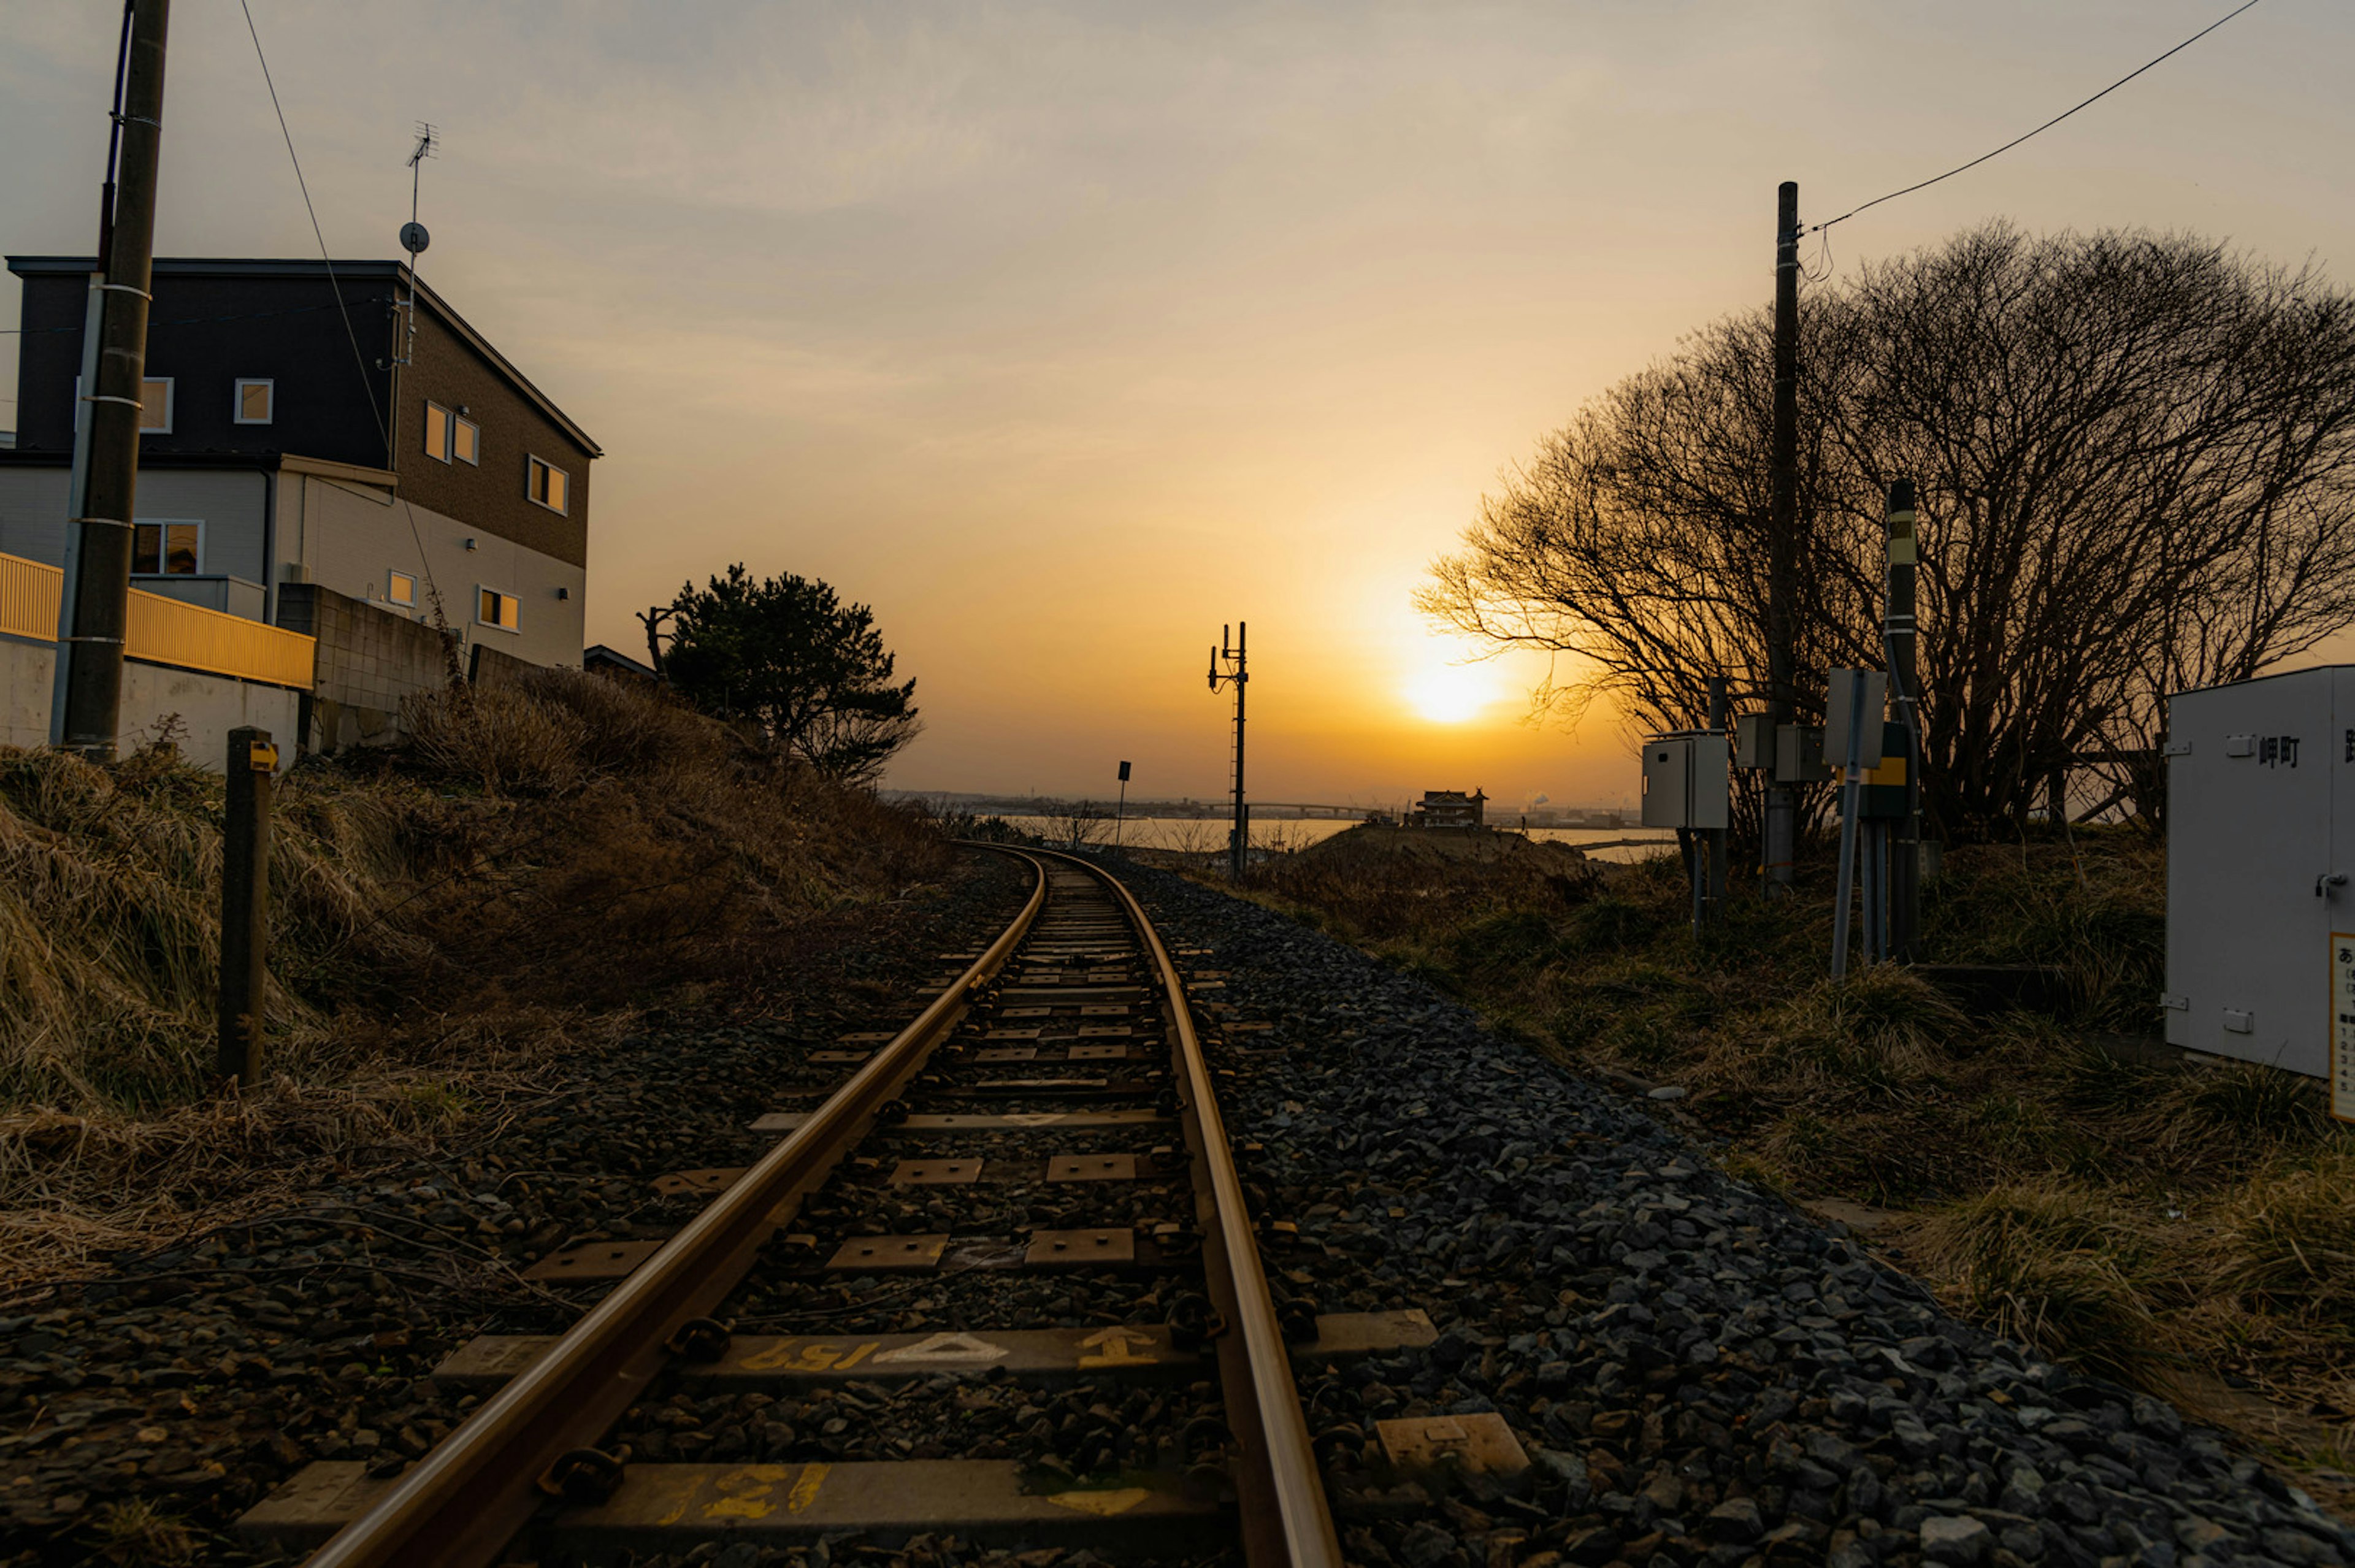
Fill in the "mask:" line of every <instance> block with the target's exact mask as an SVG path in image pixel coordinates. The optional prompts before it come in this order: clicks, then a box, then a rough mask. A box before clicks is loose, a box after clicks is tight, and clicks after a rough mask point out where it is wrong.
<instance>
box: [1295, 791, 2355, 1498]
mask: <svg viewBox="0 0 2355 1568" xmlns="http://www.w3.org/2000/svg"><path fill="white" fill-rule="evenodd" d="M1309 859H1311V858H1310V857H1300V858H1297V862H1296V863H1295V864H1293V865H1278V866H1274V867H1271V868H1270V869H1268V871H1267V872H1266V873H1265V874H1264V875H1263V876H1262V877H1261V878H1260V879H1259V881H1258V886H1257V888H1256V890H1255V896H1258V897H1260V898H1262V899H1263V900H1265V901H1269V902H1271V903H1274V904H1276V905H1278V906H1279V907H1282V908H1285V909H1287V910H1291V911H1294V912H1300V911H1305V912H1307V913H1308V914H1309V916H1310V918H1312V919H1314V920H1316V922H1317V923H1320V924H1323V925H1325V926H1327V928H1328V929H1331V930H1333V931H1334V932H1336V933H1337V934H1340V935H1342V936H1345V937H1348V938H1350V939H1352V940H1355V941H1357V942H1359V944H1362V945H1364V946H1366V947H1368V948H1369V950H1371V951H1373V952H1374V953H1376V954H1377V955H1380V956H1382V957H1384V958H1386V959H1388V960H1389V961H1390V962H1391V963H1393V964H1395V965H1399V966H1400V967H1402V968H1405V969H1408V970H1411V971H1412V972H1415V973H1419V974H1422V975H1423V976H1426V977H1429V978H1431V979H1433V980H1434V981H1436V982H1438V983H1439V984H1441V985H1443V986H1445V987H1449V988H1451V989H1453V990H1455V991H1456V992H1457V993H1458V994H1460V995H1462V996H1463V997H1465V998H1466V999H1467V1000H1469V1001H1471V1002H1472V1003H1473V1004H1474V1005H1476V1006H1477V1007H1478V1008H1481V1010H1482V1011H1483V1012H1484V1013H1485V1014H1486V1015H1487V1017H1489V1018H1490V1019H1492V1020H1494V1021H1495V1022H1497V1023H1498V1024H1500V1025H1501V1026H1503V1027H1506V1028H1508V1029H1513V1030H1516V1031H1518V1032H1519V1033H1521V1034H1522V1035H1524V1036H1525V1037H1526V1038H1528V1039H1529V1040H1530V1041H1531V1042H1532V1043H1533V1044H1534V1045H1536V1046H1537V1047H1538V1048H1540V1049H1541V1050H1545V1051H1549V1052H1550V1053H1552V1054H1554V1055H1556V1056H1557V1057H1559V1058H1560V1059H1561V1060H1562V1061H1566V1062H1568V1063H1570V1064H1572V1065H1573V1066H1577V1067H1582V1068H1587V1069H1597V1068H1600V1069H1607V1070H1611V1071H1614V1072H1625V1073H1630V1074H1633V1075H1635V1076H1636V1077H1639V1078H1643V1079H1646V1080H1650V1081H1663V1082H1674V1083H1680V1084H1683V1085H1685V1086H1686V1087H1687V1088H1688V1089H1689V1091H1690V1097H1689V1099H1688V1100H1687V1101H1686V1102H1684V1105H1685V1108H1686V1109H1687V1110H1688V1111H1689V1114H1691V1115H1693V1116H1695V1117H1696V1118H1698V1119H1699V1121H1700V1123H1701V1124H1703V1125H1704V1126H1705V1127H1706V1128H1707V1129H1708V1130H1709V1131H1710V1132H1711V1133H1713V1134H1715V1135H1717V1136H1720V1137H1721V1138H1722V1139H1723V1140H1724V1141H1725V1153H1726V1160H1727V1163H1728V1164H1729V1166H1731V1167H1732V1168H1735V1169H1736V1170H1737V1171H1739V1172H1741V1173H1742V1174H1743V1175H1744V1176H1745V1177H1748V1178H1750V1179H1757V1180H1761V1181H1764V1182H1766V1183H1769V1184H1771V1185H1774V1186H1775V1187H1778V1188H1781V1189H1785V1190H1786V1191H1788V1192H1790V1193H1792V1194H1793V1195H1794V1196H1796V1197H1798V1198H1800V1199H1802V1200H1806V1199H1817V1198H1820V1199H1838V1200H1844V1201H1847V1202H1851V1203H1863V1204H1866V1205H1870V1206H1872V1207H1875V1208H1880V1209H1883V1210H1894V1211H1898V1213H1899V1215H1900V1219H1899V1221H1898V1222H1897V1223H1896V1224H1895V1225H1893V1226H1892V1227H1891V1229H1890V1230H1889V1231H1887V1232H1883V1233H1882V1234H1883V1236H1884V1238H1885V1239H1886V1240H1888V1241H1889V1242H1890V1243H1891V1246H1892V1247H1893V1249H1894V1250H1895V1252H1896V1253H1897V1254H1898V1255H1899V1256H1900V1257H1901V1258H1902V1261H1904V1262H1905V1263H1906V1264H1908V1266H1911V1267H1913V1269H1915V1270H1916V1271H1917V1272H1919V1273H1921V1274H1923V1275H1925V1276H1926V1277H1928V1278H1929V1279H1931V1280H1932V1281H1933V1282H1934V1284H1936V1285H1939V1286H1940V1287H1941V1288H1942V1289H1943V1290H1944V1291H1945V1293H1946V1294H1947V1296H1948V1298H1949V1299H1950V1300H1951V1301H1952V1302H1953V1304H1954V1305H1955V1307H1957V1308H1958V1309H1959V1310H1961V1311H1963V1312H1965V1313H1966V1314H1967V1315H1969V1316H1971V1317H1974V1318H1976V1319H1977V1320H1979V1321H1981V1322H1984V1323H1987V1324H1989V1325H1991V1326H1993V1327H1995V1328H1998V1329H2000V1330H2002V1331H2004V1332H2008V1333H2011V1334H2015V1335H2018V1336H2019V1337H2021V1338H2023V1339H2029V1340H2030V1341H2033V1342H2035V1343H2037V1344H2038V1345H2040V1346H2041V1348H2043V1349H2045V1350H2047V1351H2048V1352H2050V1353H2051V1354H2053V1355H2056V1356H2058V1357H2060V1358H2062V1360H2068V1361H2071V1362H2073V1363H2075V1364H2077V1365H2079V1366H2082V1367H2085V1368H2088V1369H2090V1370H2094V1371H2101V1372H2105V1373H2107V1374H2109V1375H2112V1376H2115V1377H2118V1378H2121V1379H2123V1380H2126V1381H2130V1382H2135V1383H2137V1384H2140V1385H2142V1386H2146V1387H2149V1388H2152V1389H2155V1390H2158V1391H2160V1392H2170V1393H2175V1394H2179V1395H2182V1394H2184V1393H2186V1392H2187V1391H2193V1392H2197V1391H2200V1390H2208V1391H2211V1392H2219V1393H2222V1394H2225V1395H2227V1396H2228V1397H2230V1398H2237V1399H2241V1400H2243V1403H2242V1404H2240V1405H2232V1406H2229V1407H2225V1408H2217V1407H2216V1406H2215V1405H2214V1403H2213V1401H2212V1400H2202V1401H2195V1402H2194V1403H2206V1404H2208V1405H2209V1406H2210V1408H2211V1413H2214V1414H2216V1415H2217V1416H2218V1417H2219V1418H2222V1419H2225V1420H2228V1421H2232V1423H2233V1424H2237V1425H2239V1426H2240V1427H2241V1428H2242V1429H2243V1431H2245V1432H2248V1433H2249V1434H2250V1435H2252V1436H2253V1437H2255V1438H2257V1439H2259V1440H2261V1441H2270V1442H2274V1443H2275V1444H2276V1445H2286V1446H2288V1447H2291V1448H2295V1449H2296V1450H2298V1451H2299V1452H2300V1453H2301V1454H2303V1455H2304V1456H2306V1457H2309V1458H2319V1459H2327V1460H2329V1461H2330V1462H2333V1463H2339V1462H2343V1460H2344V1458H2345V1457H2346V1451H2347V1449H2348V1447H2349V1436H2350V1428H2349V1427H2348V1425H2347V1423H2348V1421H2349V1419H2350V1414H2355V1404H2350V1401H2355V1135H2350V1132H2349V1130H2347V1129H2344V1128H2341V1127H2339V1126H2338V1125H2336V1124H2334V1123H2332V1122H2330V1121H2329V1119H2328V1116H2327V1115H2325V1111H2324V1101H2323V1094H2322V1092H2321V1086H2320V1085H2319V1084H2318V1083H2314V1082H2312V1081H2310V1080H2306V1079H2301V1078H2297V1077H2295V1076H2293V1075H2289V1074H2285V1073H2281V1072H2274V1071H2272V1070H2269V1069H2265V1068H2262V1067H2256V1066H2252V1065H2246V1064H2242V1063H2232V1062H2216V1063H2212V1064H2209V1065H2206V1066H2202V1067H2200V1068H2196V1069H2187V1068H2185V1067H2184V1066H2182V1065H2180V1064H2179V1062H2178V1061H2175V1060H2174V1059H2173V1058H2172V1057H2170V1056H2169V1054H2168V1053H2166V1052H2163V1051H2149V1050H2147V1049H2138V1048H2137V1047H2136V1046H2135V1045H2134V1044H2133V1043H2132V1040H2133V1038H2135V1037H2140V1038H2146V1039H2147V1038H2151V1037H2156V1036H2157V1035H2158V1032H2159V1019H2158V1008H2157V1004H2156V998H2157V997H2158V992H2159V990H2160V989H2161V987H2162V982H2163V978H2164V953H2165V931H2166V913H2165V877H2164V859H2163V854H2162V851H2161V850H2160V849H2159V848H2158V846H2156V845H2154V844H2152V843H2150V842H2148V841H2147V840H2146V839H2143V838H2141V837H2137V836H2135V835H2132V834H2127V833H2100V832H2097V833H2093V834H2083V833H2081V834H2080V836H2079V837H2078V840H2077V842H2076V844H2075V845H2074V846H2072V845H2069V844H2067V843H2065V842H2062V843H2034V842H2031V843H2030V844H2028V845H2026V846H2021V845H2018V844H2014V845H2011V846H2008V847H1978V848H1962V849H1956V850H1955V851H1953V852H1951V853H1950V854H1949V856H1948V859H1947V874H1946V875H1945V877H1944V878H1943V879H1942V880H1940V881H1939V882H1938V883H1936V884H1934V887H1933V888H1932V889H1931V890H1930V891H1929V893H1928V896H1927V901H1926V907H1925V910H1924V925H1925V938H1926V945H1927V948H1928V952H1927V954H1926V956H1927V957H1928V958H1930V959H1932V960H1934V961H1939V962H1950V963H1976V964H2038V965H2054V966H2058V967H2059V968H2060V969H2061V970H2062V974H2063V976H2064V978H2065V982H2066V983H2065V987H2064V989H2065V991H2066V994H2067V1001H2066V1005H2065V1006H2063V1007H2062V1008H2061V1009H2060V1010H2059V1011H2058V1012H2056V1013H2051V1014H2045V1013H2030V1012H2011V1013H2006V1014H2002V1015H1998V1016H1997V1017H1994V1018H1989V1019H1972V1018H1968V1017H1966V1016H1965V1015H1964V1013H1963V1012H1962V1011H1960V1010H1959V1009H1958V1008H1957V1007H1956V1006H1955V1003H1954V1002H1953V1001H1952V1000H1951V999H1949V998H1948V997H1947V996H1946V995H1945V993H1943V992H1941V991H1940V990H1938V989H1937V988H1935V987H1932V986H1930V985H1928V984H1925V983H1924V982H1923V980H1922V979H1921V978H1919V977H1918V976H1914V975H1913V974H1911V973H1908V972H1905V971H1902V970H1900V969H1896V968H1893V967H1881V968H1872V969H1866V970H1863V971H1861V972H1859V973H1856V974H1854V975H1852V976H1850V978H1849V980H1848V981H1847V982H1846V983H1845V984H1842V985H1834V984H1832V983H1831V982H1830V981H1828V979H1826V978H1824V976H1825V975H1826V973H1827V970H1828V950H1829V944H1830V933H1829V926H1830V921H1829V899H1828V889H1826V888H1823V887H1819V886H1813V885H1810V884H1808V883H1807V882H1806V881H1805V880H1803V882H1802V885H1801V888H1800V890H1799V895H1800V896H1799V897H1798V898H1797V899H1796V900H1795V901H1792V902H1791V903H1789V904H1787V905H1785V906H1782V907H1779V908H1770V907H1768V906H1765V905H1763V904H1760V903H1758V902H1757V901H1754V900H1752V899H1745V898H1737V899H1736V901H1735V902H1734V904H1733V906H1732V909H1731V910H1730V911H1729V914H1728V919H1727V921H1726V923H1724V924H1723V925H1722V926H1721V927H1719V928H1716V929H1714V930H1712V931H1710V932H1709V933H1707V934H1706V935H1704V936H1703V937H1701V938H1700V939H1696V938H1695V937H1694V936H1693V935H1692V934H1691V933H1690V931H1689V928H1688V927H1687V925H1686V923H1685V919H1686V911H1687V905H1686V898H1687V893H1686V890H1685V885H1684V880H1683V873H1682V869H1681V868H1680V867H1679V866H1678V865H1677V864H1676V862H1675V861H1674V859H1672V858H1662V859H1657V860H1654V861H1651V862H1647V863H1645V864H1641V865H1636V866H1631V867H1625V868H1614V869H1611V870H1610V871H1609V873H1608V874H1607V876H1606V877H1605V878H1604V880H1602V882H1601V883H1600V884H1599V885H1598V886H1594V887H1592V888H1588V889H1584V890H1582V889H1580V888H1579V887H1578V886H1576V885H1574V884H1561V885H1535V884H1532V883H1530V882H1529V880H1527V879H1526V878H1518V877H1516V876H1515V875H1514V874H1512V873H1510V872H1506V871H1497V872H1493V873H1485V874H1484V873H1481V872H1479V871H1477V870H1472V869H1465V868H1461V867H1454V868H1446V869H1444V870H1443V871H1442V872H1440V873H1439V874H1438V875H1436V876H1434V877H1433V880H1432V881H1431V884H1430V888H1429V891H1427V892H1426V893H1425V894H1423V895H1420V896H1418V895H1416V894H1414V893H1413V892H1412V890H1411V889H1409V888H1406V887H1402V886H1400V885H1398V884H1400V883H1401V881H1404V880H1412V877H1413V876H1414V875H1415V874H1416V872H1415V869H1414V868H1411V867H1409V868H1391V869H1387V870H1383V869H1369V870H1368V871H1366V872H1365V873H1364V874H1362V875H1361V876H1359V877H1357V878H1356V879H1355V880H1352V879H1351V877H1350V875H1349V873H1348V870H1347V869H1341V868H1335V867H1329V866H1328V867H1321V868H1315V867H1310V866H1309V865H1307V864H1306V862H1307V861H1308V860H1309ZM2122 1041H2123V1043H2122ZM2228 1385H2229V1386H2228ZM2235 1388H2237V1389H2241V1390H2245V1391H2249V1392H2250V1393H2262V1394H2264V1396H2265V1397H2266V1398H2268V1399H2271V1400H2272V1401H2274V1402H2275V1406H2274V1407H2272V1408H2270V1409H2267V1408H2265V1407H2261V1406H2258V1405H2256V1404H2255V1403H2254V1401H2251V1400H2248V1399H2247V1396H2246V1395H2231V1394H2230V1390H2231V1389H2235ZM2285 1409H2286V1411H2287V1415H2285V1413H2284V1412H2285ZM2300 1422H2303V1423H2305V1424H2306V1425H2305V1426H2304V1427H2300V1426H2299V1425H2298V1423H2300ZM2294 1431H2302V1432H2305V1433H2307V1435H2304V1436H2297V1437H2295V1438H2293V1437H2291V1436H2288V1435H2286V1434H2290V1433H2292V1432H2294ZM2314 1434H2322V1435H2321V1436H2316V1435H2314Z"/></svg>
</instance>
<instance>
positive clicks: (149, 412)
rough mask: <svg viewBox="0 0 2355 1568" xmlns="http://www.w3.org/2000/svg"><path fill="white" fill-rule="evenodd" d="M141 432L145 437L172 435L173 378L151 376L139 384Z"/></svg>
mask: <svg viewBox="0 0 2355 1568" xmlns="http://www.w3.org/2000/svg"><path fill="white" fill-rule="evenodd" d="M139 432H140V433H141V434H143V435H169V434H171V433H172V378H171V377H169V376H150V377H148V378H147V379H145V380H144V381H142V382H140V383H139Z"/></svg>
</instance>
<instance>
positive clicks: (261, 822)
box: [218, 726, 278, 1084]
mask: <svg viewBox="0 0 2355 1568" xmlns="http://www.w3.org/2000/svg"><path fill="white" fill-rule="evenodd" d="M228 762H229V816H228V819H227V820H226V821H225V822H224V823H223V824H222V825H221V935H220V1043H219V1056H218V1065H219V1069H220V1075H221V1076H222V1077H224V1078H234V1079H236V1080H237V1081H238V1082H239V1083H247V1084H250V1083H253V1082H254V1081H255V1080H256V1079H257V1078H259V1077H260V1076H261V1054H262V1033H261V1024H262V1009H263V1008H264V1007H265V1006H266V1005H267V1002H268V998H269V986H270V784H271V775H272V771H273V770H275V769H276V767H277V766H278V748H277V747H276V746H275V745H273V744H272V743H271V739H270V731H267V730H256V729H253V728H251V727H250V726H247V727H242V728H240V729H236V730H232V731H229V760H228Z"/></svg>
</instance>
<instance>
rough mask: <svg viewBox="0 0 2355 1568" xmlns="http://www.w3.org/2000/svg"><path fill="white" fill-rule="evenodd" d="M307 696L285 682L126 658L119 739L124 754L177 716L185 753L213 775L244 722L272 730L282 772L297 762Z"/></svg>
mask: <svg viewBox="0 0 2355 1568" xmlns="http://www.w3.org/2000/svg"><path fill="white" fill-rule="evenodd" d="M302 701H303V694H302V693H301V692H299V691H290V690H288V689H287V688H284V687H282V686H256V685H254V684H252V683H251V682H250V681H242V680H239V679H236V678H235V677H230V676H226V675H197V674H196V673H194V672H193V671H189V670H185V669H166V668H165V667H163V666H162V665H152V664H141V663H140V662H139V661H138V660H136V659H130V660H126V661H124V663H123V720H122V723H121V725H120V726H119V729H118V731H117V732H118V734H119V736H120V739H119V740H118V741H117V742H116V743H117V745H118V746H119V748H120V749H121V751H122V752H123V753H124V754H126V755H127V754H129V752H131V751H132V750H133V748H134V747H136V746H139V745H142V744H144V743H145V742H146V741H150V740H153V739H155V735H156V732H157V728H158V726H159V725H160V724H161V723H162V721H164V720H166V719H176V720H177V723H178V738H179V741H180V754H181V755H182V756H184V757H186V759H187V760H188V761H189V762H191V763H195V764H196V765H197V766H198V767H200V768H202V769H204V770H205V771H206V772H207V773H219V772H220V771H221V769H222V767H223V765H224V763H225V762H226V760H227V757H228V755H229V731H231V730H234V729H236V728H238V727H239V726H240V725H243V724H253V725H259V726H260V727H261V728H262V729H264V730H267V731H270V738H271V739H272V741H275V742H277V745H278V768H279V771H280V772H281V773H283V772H284V771H285V770H286V769H288V768H290V767H292V766H293V763H294V752H295V748H296V746H297V745H299V744H300V743H301V741H302V739H303V736H302V732H301V731H299V730H297V729H296V728H295V726H296V724H297V723H298V722H299V720H301V718H302V711H303V709H302Z"/></svg>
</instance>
